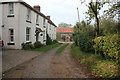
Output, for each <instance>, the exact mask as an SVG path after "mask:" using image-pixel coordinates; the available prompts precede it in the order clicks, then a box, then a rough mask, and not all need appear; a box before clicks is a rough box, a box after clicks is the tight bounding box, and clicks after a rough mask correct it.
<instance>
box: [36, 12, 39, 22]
mask: <svg viewBox="0 0 120 80" xmlns="http://www.w3.org/2000/svg"><path fill="white" fill-rule="evenodd" d="M38 22H39V15H38V14H37V15H36V24H38Z"/></svg>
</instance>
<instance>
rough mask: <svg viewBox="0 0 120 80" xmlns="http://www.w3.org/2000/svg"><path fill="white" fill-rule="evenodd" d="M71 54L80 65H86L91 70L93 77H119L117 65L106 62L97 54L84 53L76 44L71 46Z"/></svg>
mask: <svg viewBox="0 0 120 80" xmlns="http://www.w3.org/2000/svg"><path fill="white" fill-rule="evenodd" d="M71 52H72V54H73V55H74V57H75V58H76V59H77V60H79V61H80V63H82V64H85V65H86V66H87V67H88V68H89V69H90V70H91V74H92V75H94V76H96V77H103V78H114V77H118V65H117V63H115V62H113V61H109V60H104V59H103V58H102V57H101V56H99V55H97V54H93V53H89V52H83V51H81V50H80V49H79V47H77V46H75V45H74V44H73V45H72V46H71Z"/></svg>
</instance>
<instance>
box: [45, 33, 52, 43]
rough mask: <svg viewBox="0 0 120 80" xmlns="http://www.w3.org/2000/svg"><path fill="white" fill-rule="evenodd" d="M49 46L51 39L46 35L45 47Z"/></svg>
mask: <svg viewBox="0 0 120 80" xmlns="http://www.w3.org/2000/svg"><path fill="white" fill-rule="evenodd" d="M50 44H52V40H51V38H50V37H49V35H48V34H47V40H46V45H50Z"/></svg>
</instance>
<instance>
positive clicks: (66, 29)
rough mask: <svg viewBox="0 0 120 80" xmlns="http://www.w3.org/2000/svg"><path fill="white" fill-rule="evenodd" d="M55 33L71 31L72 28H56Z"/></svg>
mask: <svg viewBox="0 0 120 80" xmlns="http://www.w3.org/2000/svg"><path fill="white" fill-rule="evenodd" d="M56 33H73V28H56Z"/></svg>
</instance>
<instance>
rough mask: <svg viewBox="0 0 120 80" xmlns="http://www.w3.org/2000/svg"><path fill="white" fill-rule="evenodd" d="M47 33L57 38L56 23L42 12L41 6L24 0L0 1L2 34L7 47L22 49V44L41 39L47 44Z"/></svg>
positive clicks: (0, 31) (52, 37) (0, 28)
mask: <svg viewBox="0 0 120 80" xmlns="http://www.w3.org/2000/svg"><path fill="white" fill-rule="evenodd" d="M46 33H48V34H49V36H50V37H51V39H52V40H55V39H56V25H55V24H54V23H53V22H52V21H51V20H50V16H48V17H47V16H45V15H44V14H42V13H41V12H40V6H39V5H36V6H34V7H31V6H30V5H29V4H27V3H26V2H24V1H22V0H1V1H0V36H1V37H2V39H3V40H4V45H5V48H11V49H21V44H22V43H26V42H32V43H34V42H36V41H40V42H41V43H43V44H46Z"/></svg>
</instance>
